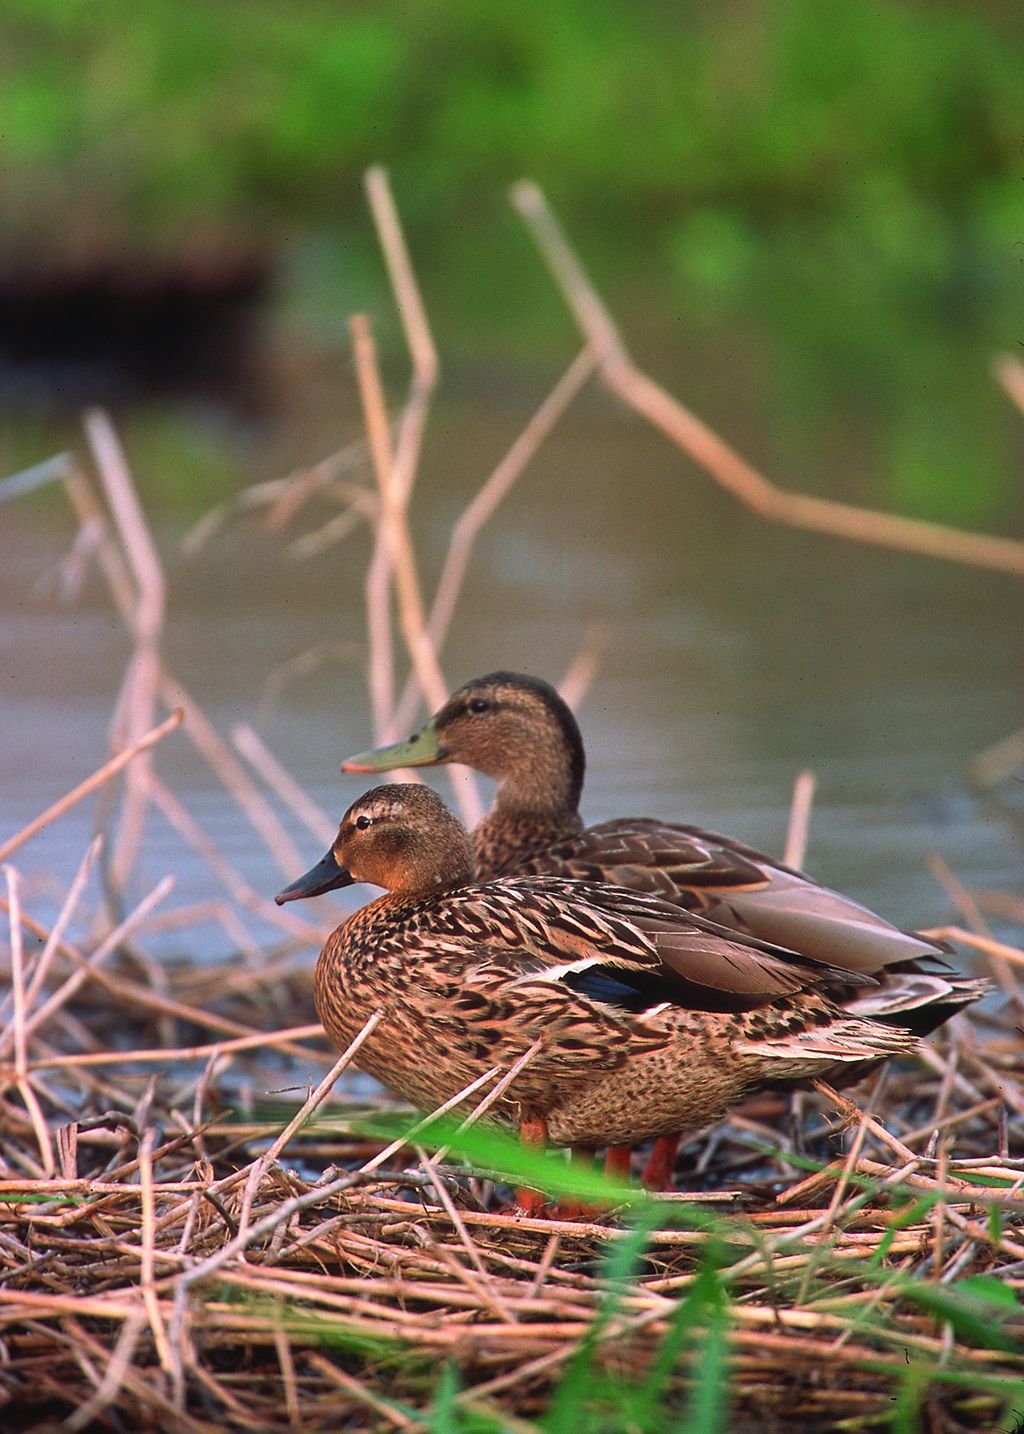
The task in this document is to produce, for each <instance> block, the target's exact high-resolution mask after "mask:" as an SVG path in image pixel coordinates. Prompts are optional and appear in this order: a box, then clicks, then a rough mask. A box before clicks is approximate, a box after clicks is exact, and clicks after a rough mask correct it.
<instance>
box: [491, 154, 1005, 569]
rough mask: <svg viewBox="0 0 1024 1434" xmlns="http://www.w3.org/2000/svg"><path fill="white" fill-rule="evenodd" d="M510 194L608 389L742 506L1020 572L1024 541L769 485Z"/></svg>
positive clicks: (521, 197) (538, 217)
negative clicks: (662, 372)
mask: <svg viewBox="0 0 1024 1434" xmlns="http://www.w3.org/2000/svg"><path fill="white" fill-rule="evenodd" d="M511 197H512V203H513V205H514V206H515V208H516V209H517V210H518V211H519V213H520V215H521V216H522V218H523V219H524V220H525V222H526V226H527V228H528V229H529V231H530V234H531V235H532V237H533V239H534V241H535V242H536V244H537V247H538V249H539V250H540V253H541V255H542V256H543V258H544V260H545V262H546V263H547V265H548V268H549V269H550V270H551V273H552V276H553V277H554V279H555V282H556V284H557V285H558V287H559V289H560V290H561V293H562V297H563V298H564V300H565V302H566V304H567V306H568V308H569V310H570V311H571V313H572V315H573V317H574V319H575V320H576V322H577V324H578V325H579V327H580V330H581V332H582V333H583V336H584V338H585V339H586V340H587V341H588V343H589V345H590V347H591V348H592V350H593V352H594V354H595V356H596V357H597V359H598V362H599V366H600V374H601V377H602V378H603V379H604V381H605V383H606V384H607V385H608V387H609V388H610V389H611V390H612V391H613V392H614V393H615V394H617V395H618V397H619V398H621V399H622V400H623V402H624V403H626V404H628V405H629V406H630V407H631V408H633V409H634V410H635V411H636V412H637V413H639V414H641V416H642V417H644V418H646V419H647V420H648V422H649V423H651V424H653V425H654V427H655V428H659V429H660V430H661V431H662V432H663V433H664V434H665V436H666V437H667V438H669V439H671V441H672V442H673V443H675V444H676V445H677V446H678V447H679V448H681V449H682V450H683V451H684V452H685V453H688V454H689V455H690V457H691V458H692V459H693V460H694V462H696V463H698V464H699V465H700V466H701V467H702V468H704V469H706V470H707V472H708V473H710V474H711V476H712V478H714V479H715V481H716V482H717V483H719V484H720V485H721V487H723V488H724V489H725V490H726V492H728V493H731V494H732V496H733V497H734V498H736V499H738V501H739V502H741V503H742V504H743V505H744V506H745V507H747V508H750V509H751V510H752V511H753V512H755V513H756V514H757V515H758V516H759V517H761V518H763V519H765V521H767V522H775V523H784V524H786V525H787V526H789V527H793V528H804V529H806V530H808V531H811V532H817V533H828V534H831V535H833V536H835V537H840V538H846V539H848V540H849V541H851V542H857V543H868V544H871V545H873V546H876V547H883V548H895V549H897V550H899V551H901V552H908V553H919V554H921V555H923V556H927V557H934V558H942V559H945V560H947V561H949V562H959V563H965V564H967V565H968V566H971V567H980V568H989V569H991V570H993V571H996V572H1005V573H1011V574H1012V575H1014V576H1016V577H1020V576H1024V543H1020V542H1016V541H1015V540H1014V539H1012V538H998V537H995V536H992V535H990V534H987V533H969V532H965V531H963V530H962V529H958V528H948V527H944V526H943V525H942V524H939V523H929V522H925V521H923V520H921V519H916V518H904V517H901V516H899V515H897V514H892V513H882V512H878V511H876V510H874V509H870V508H859V507H856V506H855V505H854V504H851V503H839V502H835V501H834V500H832V499H828V498H815V497H812V496H810V495H807V494H803V493H793V492H790V491H787V490H786V489H783V488H779V487H777V486H776V485H775V484H774V483H771V482H769V480H768V479H767V478H765V477H764V475H763V474H762V473H759V472H758V471H757V469H756V468H754V467H753V465H752V464H750V463H748V462H747V461H746V459H744V458H742V457H740V455H739V454H738V453H737V452H736V451H735V449H733V448H731V447H730V446H729V444H727V443H726V442H725V440H724V439H722V438H720V437H719V435H718V434H716V433H714V432H713V431H712V430H711V429H710V428H709V427H708V426H707V425H706V424H704V423H702V422H701V420H700V419H698V418H697V417H696V416H695V415H694V414H692V413H690V412H689V410H688V409H686V408H685V407H684V406H683V404H681V403H680V402H679V400H678V399H676V398H674V397H673V396H672V395H671V394H670V393H669V392H668V391H667V390H666V389H664V388H662V387H661V385H660V384H658V383H656V382H655V381H654V380H653V379H652V378H650V376H649V375H648V374H645V373H644V372H643V371H642V370H641V369H640V368H638V367H637V365H636V362H635V360H634V359H633V357H632V355H631V354H630V353H629V350H628V349H627V348H626V345H625V343H624V342H623V339H622V336H621V334H620V333H619V331H618V329H617V327H616V325H615V322H614V320H613V319H612V317H611V315H610V314H609V313H608V310H607V308H606V307H605V305H604V303H603V302H602V300H601V299H600V297H599V295H598V293H597V291H596V290H595V289H594V287H593V285H592V284H591V283H590V280H589V279H588V278H587V276H586V274H585V273H584V271H583V267H582V265H581V264H580V261H579V259H578V258H577V256H576V254H575V253H574V252H573V250H572V248H571V247H570V245H569V243H568V241H567V240H566V238H565V235H564V234H563V232H562V230H561V228H560V226H559V224H558V222H557V220H556V219H555V217H554V215H553V213H552V212H551V209H550V207H549V206H548V203H547V200H546V199H545V197H544V195H543V194H542V192H541V190H540V189H539V188H538V186H537V185H536V184H532V183H530V182H527V181H523V182H520V183H518V184H516V185H514V186H513V189H512V191H511Z"/></svg>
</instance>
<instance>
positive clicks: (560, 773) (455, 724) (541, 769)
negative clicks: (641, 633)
mask: <svg viewBox="0 0 1024 1434" xmlns="http://www.w3.org/2000/svg"><path fill="white" fill-rule="evenodd" d="M441 762H462V763H464V764H465V765H466V766H467V767H473V768H474V769H475V770H476V771H477V772H482V773H483V774H484V776H485V777H493V778H494V779H495V780H496V781H498V782H499V783H501V784H502V786H503V787H504V788H505V791H506V795H507V796H508V797H509V798H511V797H513V796H515V797H516V798H518V799H519V800H518V801H517V803H516V804H517V805H523V806H531V805H544V806H549V805H552V804H557V805H559V806H566V807H569V808H570V809H571V810H573V811H575V809H576V807H577V806H578V805H579V800H580V793H581V791H582V789H583V770H584V756H583V739H582V737H581V736H580V729H579V727H578V726H577V723H576V718H575V717H574V716H573V715H572V712H571V711H570V710H569V707H568V706H567V704H566V703H565V702H563V701H562V699H561V697H559V695H558V693H557V692H556V691H555V689H554V688H553V687H552V686H551V685H550V683H547V682H544V681H542V679H541V678H539V677H527V676H524V675H523V674H522V673H517V672H492V673H490V674H489V675H488V676H487V677H475V678H474V679H473V680H472V682H467V683H466V684H465V685H464V686H462V687H460V688H459V689H458V690H457V691H456V692H453V693H452V695H451V697H449V699H448V701H447V702H446V703H445V704H444V706H443V707H442V708H441V710H440V711H439V712H437V713H436V714H435V715H434V716H433V717H432V718H431V719H430V721H429V722H427V723H426V725H425V726H423V727H421V728H420V730H419V731H418V732H414V733H413V735H412V736H411V737H409V738H407V739H406V740H405V741H404V742H396V743H395V744H394V745H393V746H390V747H377V748H375V749H374V750H372V751H369V752H360V753H359V755H358V756H355V757H349V758H348V759H347V760H346V761H345V762H343V763H342V767H341V769H342V771H343V772H383V771H388V770H389V769H390V768H392V767H430V766H436V765H437V764H438V763H441ZM534 794H535V795H536V798H537V800H536V802H534V801H532V800H531V798H532V797H533V796H534Z"/></svg>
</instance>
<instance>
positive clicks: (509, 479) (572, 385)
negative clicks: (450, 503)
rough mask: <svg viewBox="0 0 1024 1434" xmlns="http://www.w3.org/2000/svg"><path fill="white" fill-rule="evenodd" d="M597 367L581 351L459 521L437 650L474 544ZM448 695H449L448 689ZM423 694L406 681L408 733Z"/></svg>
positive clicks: (439, 601) (435, 621)
mask: <svg viewBox="0 0 1024 1434" xmlns="http://www.w3.org/2000/svg"><path fill="white" fill-rule="evenodd" d="M595 366H596V361H595V359H594V356H593V354H592V353H591V351H590V349H589V348H586V349H583V351H582V352H581V353H580V354H578V355H577V357H576V358H575V359H574V360H573V362H572V363H571V364H570V365H569V367H568V369H567V370H566V371H565V373H564V374H563V375H562V377H561V378H560V379H559V380H558V382H557V383H556V384H555V386H554V388H553V389H552V390H551V392H550V393H549V394H548V395H547V397H546V398H545V399H544V401H543V402H542V403H541V405H540V407H539V408H538V409H537V411H536V413H535V414H534V415H533V417H532V418H531V419H529V421H528V422H527V424H526V427H525V428H524V429H523V431H522V432H521V433H520V434H519V436H518V437H517V438H516V440H515V442H514V443H513V444H512V447H511V448H510V449H509V450H508V452H507V453H506V454H505V457H504V458H503V459H502V460H501V462H500V463H499V464H498V466H497V467H496V468H495V469H494V471H493V472H492V473H491V475H490V477H489V478H487V479H486V480H485V482H484V483H483V485H482V486H481V487H480V488H479V489H478V491H477V493H476V494H475V496H474V497H473V498H472V499H471V500H470V502H469V503H468V504H467V506H466V507H465V508H464V509H463V511H462V513H461V514H460V515H459V517H458V518H457V519H456V521H455V524H454V526H453V527H452V532H451V537H450V539H449V542H448V552H447V554H446V555H445V560H444V566H443V567H442V569H441V576H440V578H439V579H438V583H437V589H436V591H435V593H434V601H433V603H432V605H431V609H430V618H429V621H428V624H427V632H428V635H429V638H430V641H431V643H432V644H433V645H434V647H435V649H436V650H437V651H440V650H441V648H442V647H443V646H444V642H445V639H446V637H447V636H448V629H449V627H450V626H451V621H452V617H453V616H454V613H455V608H456V605H457V603H458V600H459V595H460V593H461V591H462V585H463V582H464V581H465V576H466V570H467V568H468V567H469V560H470V557H471V555H472V551H473V547H474V545H475V544H476V540H477V538H478V537H479V535H480V532H481V530H482V529H483V527H484V526H485V524H486V523H487V522H488V521H489V520H490V519H491V517H492V516H493V515H494V513H495V512H496V511H497V509H498V507H499V506H500V504H501V503H502V502H503V501H504V500H505V498H506V497H507V496H508V494H509V493H510V492H511V490H512V488H513V487H514V485H515V483H516V482H517V481H518V479H519V478H520V477H521V476H522V474H523V472H524V471H525V469H526V467H527V466H528V464H529V463H530V461H531V460H532V459H533V457H534V455H535V454H536V452H537V450H538V449H539V448H540V446H541V444H542V443H543V442H544V441H545V439H546V438H547V437H548V436H549V435H550V433H551V431H552V430H553V428H554V427H555V424H556V423H557V422H558V420H559V419H560V418H561V417H562V415H563V414H564V413H565V411H566V410H567V409H568V407H569V406H570V404H571V403H572V401H573V400H574V399H575V397H576V395H577V394H578V393H579V392H580V390H581V389H582V388H583V387H584V385H585V384H586V382H587V380H588V379H589V378H590V376H591V374H592V373H593V372H594V369H595ZM445 695H446V696H447V693H446V694H445ZM419 697H420V693H419V692H418V691H417V690H416V687H415V686H414V685H413V683H412V682H411V681H410V682H408V683H407V684H406V687H405V690H404V691H403V693H402V697H401V701H400V702H399V704H398V710H397V714H396V718H395V725H396V727H397V728H398V729H399V730H400V731H404V730H405V729H406V728H407V727H408V726H409V725H410V723H411V722H412V720H413V716H414V714H415V710H416V704H417V702H418V700H419ZM438 705H440V704H438V703H434V704H433V706H434V707H435V708H436V706H438Z"/></svg>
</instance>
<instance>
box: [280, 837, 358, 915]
mask: <svg viewBox="0 0 1024 1434" xmlns="http://www.w3.org/2000/svg"><path fill="white" fill-rule="evenodd" d="M354 880H355V878H354V877H353V875H352V873H351V872H350V871H346V869H345V868H344V867H343V866H339V865H338V863H337V861H336V860H335V857H334V852H333V851H329V852H328V853H327V855H326V856H325V857H321V859H320V860H319V861H318V862H317V864H316V866H311V867H310V869H309V870H308V871H307V872H306V873H305V874H304V875H303V876H299V877H296V879H295V880H294V881H293V882H292V883H291V885H290V886H286V887H285V889H284V891H279V892H278V893H277V895H276V896H275V897H274V900H275V902H276V903H277V905H278V906H283V905H284V904H285V902H286V901H300V900H301V899H302V897H304V896H323V894H324V892H325V891H334V890H335V888H336V887H339V886H351V885H352V884H353V882H354Z"/></svg>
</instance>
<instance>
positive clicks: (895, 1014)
mask: <svg viewBox="0 0 1024 1434" xmlns="http://www.w3.org/2000/svg"><path fill="white" fill-rule="evenodd" d="M440 762H463V763H465V764H466V765H467V766H470V767H474V768H475V769H476V770H477V771H479V772H483V773H484V774H485V775H486V776H489V777H493V778H494V779H495V780H496V781H497V782H498V790H497V794H496V796H495V800H494V805H493V807H492V808H491V810H490V812H488V813H487V815H486V816H485V817H484V819H483V821H482V822H481V823H480V825H479V826H478V827H477V830H476V832H475V835H474V849H475V859H476V874H477V877H478V878H479V879H481V880H486V879H490V878H492V877H495V876H507V875H513V874H514V875H524V874H528V873H532V874H546V875H554V876H563V877H576V878H583V879H586V880H588V881H607V882H612V883H614V884H616V885H619V886H625V887H629V888H631V889H632V890H634V891H641V892H647V893H650V894H652V895H657V896H660V897H663V898H664V899H665V900H667V901H671V902H673V903H676V904H677V905H679V906H682V907H684V908H685V909H686V910H688V911H693V912H698V913H700V914H702V915H704V916H706V917H708V918H710V919H711V920H713V921H716V922H719V923H721V924H722V925H723V926H727V927H730V928H732V929H733V930H735V931H739V932H743V933H745V934H749V935H753V936H757V937H760V938H762V939H763V940H765V941H769V942H775V943H778V944H779V945H782V946H785V947H786V948H788V949H790V950H792V951H797V952H800V953H802V954H803V955H805V956H808V957H812V958H815V959H816V960H819V961H824V962H827V963H828V964H830V965H832V966H834V967H836V968H838V969H839V970H840V971H845V972H847V973H849V981H850V984H848V985H845V986H844V982H843V979H842V977H840V978H839V979H838V980H837V982H836V983H835V985H834V986H833V988H832V990H831V994H832V995H833V996H834V997H835V998H836V999H837V1000H839V1001H841V1002H842V1003H843V1004H844V1005H846V1006H847V1008H848V1009H849V1010H851V1011H855V1012H857V1013H858V1014H865V1015H871V1016H872V1017H875V1018H877V1019H881V1020H884V1019H887V1018H888V1019H891V1020H892V1021H893V1022H894V1023H896V1024H899V1025H907V1026H909V1027H911V1028H912V1029H913V1030H914V1031H915V1032H916V1033H917V1034H919V1035H923V1034H925V1033H926V1032H927V1031H930V1030H932V1029H933V1028H934V1027H935V1026H937V1025H939V1024H940V1023H941V1022H942V1021H944V1020H946V1019H947V1018H948V1017H949V1016H950V1015H951V1014H952V1013H953V1012H954V1011H956V1010H958V1009H960V1007H962V1006H964V1005H966V1004H968V1003H969V1002H970V1001H973V1000H976V999H977V998H978V996H979V995H981V994H983V993H984V990H985V989H986V985H985V983H984V982H980V981H971V980H964V979H962V978H959V977H956V976H954V975H950V974H947V973H946V972H945V971H944V970H943V969H942V966H941V963H939V964H938V965H936V958H938V957H939V956H940V955H941V954H942V952H941V949H940V948H939V947H937V946H936V945H935V944H934V943H933V942H930V941H928V940H926V939H925V938H923V937H921V936H918V935H916V934H914V933H908V932H904V931H900V930H899V929H898V928H897V927H895V926H892V925H891V924H890V923H889V922H888V921H885V920H884V919H883V918H882V917H880V916H877V915H876V914H875V913H874V912H872V911H869V910H868V909H867V908H866V907H863V906H861V905H859V904H858V903H857V902H854V901H851V900H850V899H849V898H848V897H845V896H841V895H840V894H839V893H838V892H835V891H830V890H829V889H828V888H826V887H823V886H819V885H818V884H817V883H816V882H814V881H812V880H811V879H810V878H809V877H807V876H805V875H804V874H803V873H802V872H799V871H795V870H793V869H792V868H790V867H787V866H784V865H783V864H782V863H781V862H777V861H775V860H773V859H772V858H771V857H768V856H765V855H764V854H763V853H762V852H758V851H755V850H753V848H751V847H747V846H744V845H743V844H742V843H740V842H737V841H733V840H732V839H731V838H730V837H725V836H718V835H716V834H715V833H713V832H707V831H703V830H701V829H700V828H699V827H693V826H681V825H678V824H676V823H674V822H667V821H659V820H653V819H650V818H644V817H623V818H618V819H616V820H613V821H608V822H602V823H601V824H600V825H598V826H593V827H584V825H583V822H582V819H581V818H580V814H579V801H580V795H581V793H582V789H583V774H584V765H585V762H584V752H583V741H582V738H581V736H580V732H579V728H578V726H577V724H576V719H575V718H574V717H573V715H572V713H571V712H570V710H569V708H568V707H567V705H566V704H565V703H564V702H563V701H562V699H561V697H559V695H558V693H557V692H556V691H555V690H554V688H552V687H550V686H549V685H548V684H547V683H546V682H543V681H541V680H540V679H539V678H535V677H526V676H523V675H520V674H516V673H507V672H497V673H492V674H490V675H489V676H487V677H481V678H476V679H475V680H474V681H472V682H468V683H466V684H465V686H463V687H460V688H459V689H458V691H457V692H455V693H453V695H452V696H451V697H450V698H449V700H448V702H447V703H446V704H445V705H444V707H442V708H441V710H440V711H439V712H438V713H437V715H436V716H435V717H434V718H433V719H432V720H431V721H430V722H429V723H428V724H427V725H426V726H425V727H424V728H422V729H421V730H420V731H419V732H417V733H415V734H414V735H413V736H412V737H411V738H409V739H408V740H407V741H406V742H403V743H398V744H397V745H396V746H394V747H389V748H383V749H380V750H377V751H372V752H366V753H363V754H361V755H360V756H358V757H353V758H350V759H349V760H348V761H347V762H345V763H344V764H343V765H344V768H345V769H348V770H353V771H382V770H386V769H387V768H388V767H393V766H406V765H431V764H434V763H440ZM858 975H867V976H872V977H874V978H875V983H874V986H873V988H872V990H871V991H870V992H869V993H868V994H867V995H866V996H865V994H864V992H863V990H862V988H861V987H860V986H859V985H858V984H857V982H856V979H855V978H856V977H857V976H858Z"/></svg>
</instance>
